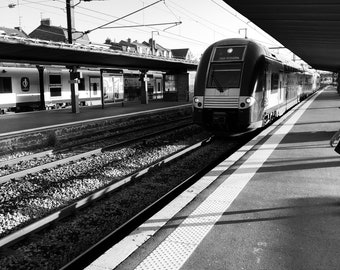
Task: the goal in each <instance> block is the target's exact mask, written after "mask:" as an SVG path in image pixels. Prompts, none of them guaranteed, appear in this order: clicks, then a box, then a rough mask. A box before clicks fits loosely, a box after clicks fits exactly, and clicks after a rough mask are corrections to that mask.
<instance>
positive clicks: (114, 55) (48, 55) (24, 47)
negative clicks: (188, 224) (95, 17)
mask: <svg viewBox="0 0 340 270" xmlns="http://www.w3.org/2000/svg"><path fill="white" fill-rule="evenodd" d="M0 61H1V62H15V63H29V64H37V65H43V64H48V65H53V64H54V65H63V66H81V67H108V68H126V69H139V70H159V71H170V72H172V71H174V72H175V71H186V70H196V68H197V65H198V63H197V62H195V61H188V60H182V59H174V58H165V57H157V56H152V55H140V54H133V53H128V52H122V51H115V50H111V49H108V48H105V47H102V48H101V47H100V46H91V45H80V44H67V43H62V42H50V41H44V40H36V39H25V38H19V37H6V36H0Z"/></svg>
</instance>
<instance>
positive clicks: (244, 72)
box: [193, 38, 320, 134]
mask: <svg viewBox="0 0 340 270" xmlns="http://www.w3.org/2000/svg"><path fill="white" fill-rule="evenodd" d="M319 87H320V75H319V73H318V72H317V71H316V70H313V69H311V68H310V67H306V66H303V65H301V64H297V63H296V62H294V61H290V60H287V59H284V58H283V57H282V56H281V55H279V54H275V53H273V52H271V51H270V50H269V49H268V48H267V47H265V46H264V45H262V44H260V43H258V42H256V41H253V40H251V39H242V38H231V39H224V40H220V41H217V42H215V43H214V44H212V45H210V46H209V47H208V48H207V49H206V50H205V52H204V53H203V54H202V57H201V60H200V63H199V65H198V69H197V73H196V78H195V84H194V96H193V121H194V123H196V124H198V125H201V126H203V127H204V128H206V129H208V130H211V131H213V132H216V133H221V132H222V133H224V134H238V133H244V132H249V131H252V130H256V129H258V128H261V127H264V126H266V125H267V124H268V123H270V122H272V121H273V120H274V119H276V118H277V117H279V116H281V115H282V114H284V113H285V112H286V111H287V110H289V109H290V108H292V107H293V106H294V105H296V104H297V103H299V102H300V101H301V100H303V99H305V98H306V97H308V96H309V95H311V94H312V93H314V92H315V91H317V90H318V89H319Z"/></svg>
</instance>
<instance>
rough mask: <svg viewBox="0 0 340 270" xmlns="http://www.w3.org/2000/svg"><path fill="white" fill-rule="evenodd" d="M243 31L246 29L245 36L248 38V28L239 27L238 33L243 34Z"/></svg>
mask: <svg viewBox="0 0 340 270" xmlns="http://www.w3.org/2000/svg"><path fill="white" fill-rule="evenodd" d="M241 31H244V38H248V37H247V28H240V29H238V33H239V34H241Z"/></svg>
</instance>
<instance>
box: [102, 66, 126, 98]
mask: <svg viewBox="0 0 340 270" xmlns="http://www.w3.org/2000/svg"><path fill="white" fill-rule="evenodd" d="M102 80H103V94H104V101H106V102H115V101H117V100H124V78H123V71H122V70H102Z"/></svg>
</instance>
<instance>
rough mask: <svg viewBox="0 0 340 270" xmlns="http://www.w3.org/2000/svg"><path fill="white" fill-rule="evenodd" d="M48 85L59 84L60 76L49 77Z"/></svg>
mask: <svg viewBox="0 0 340 270" xmlns="http://www.w3.org/2000/svg"><path fill="white" fill-rule="evenodd" d="M50 84H61V76H60V75H50Z"/></svg>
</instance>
